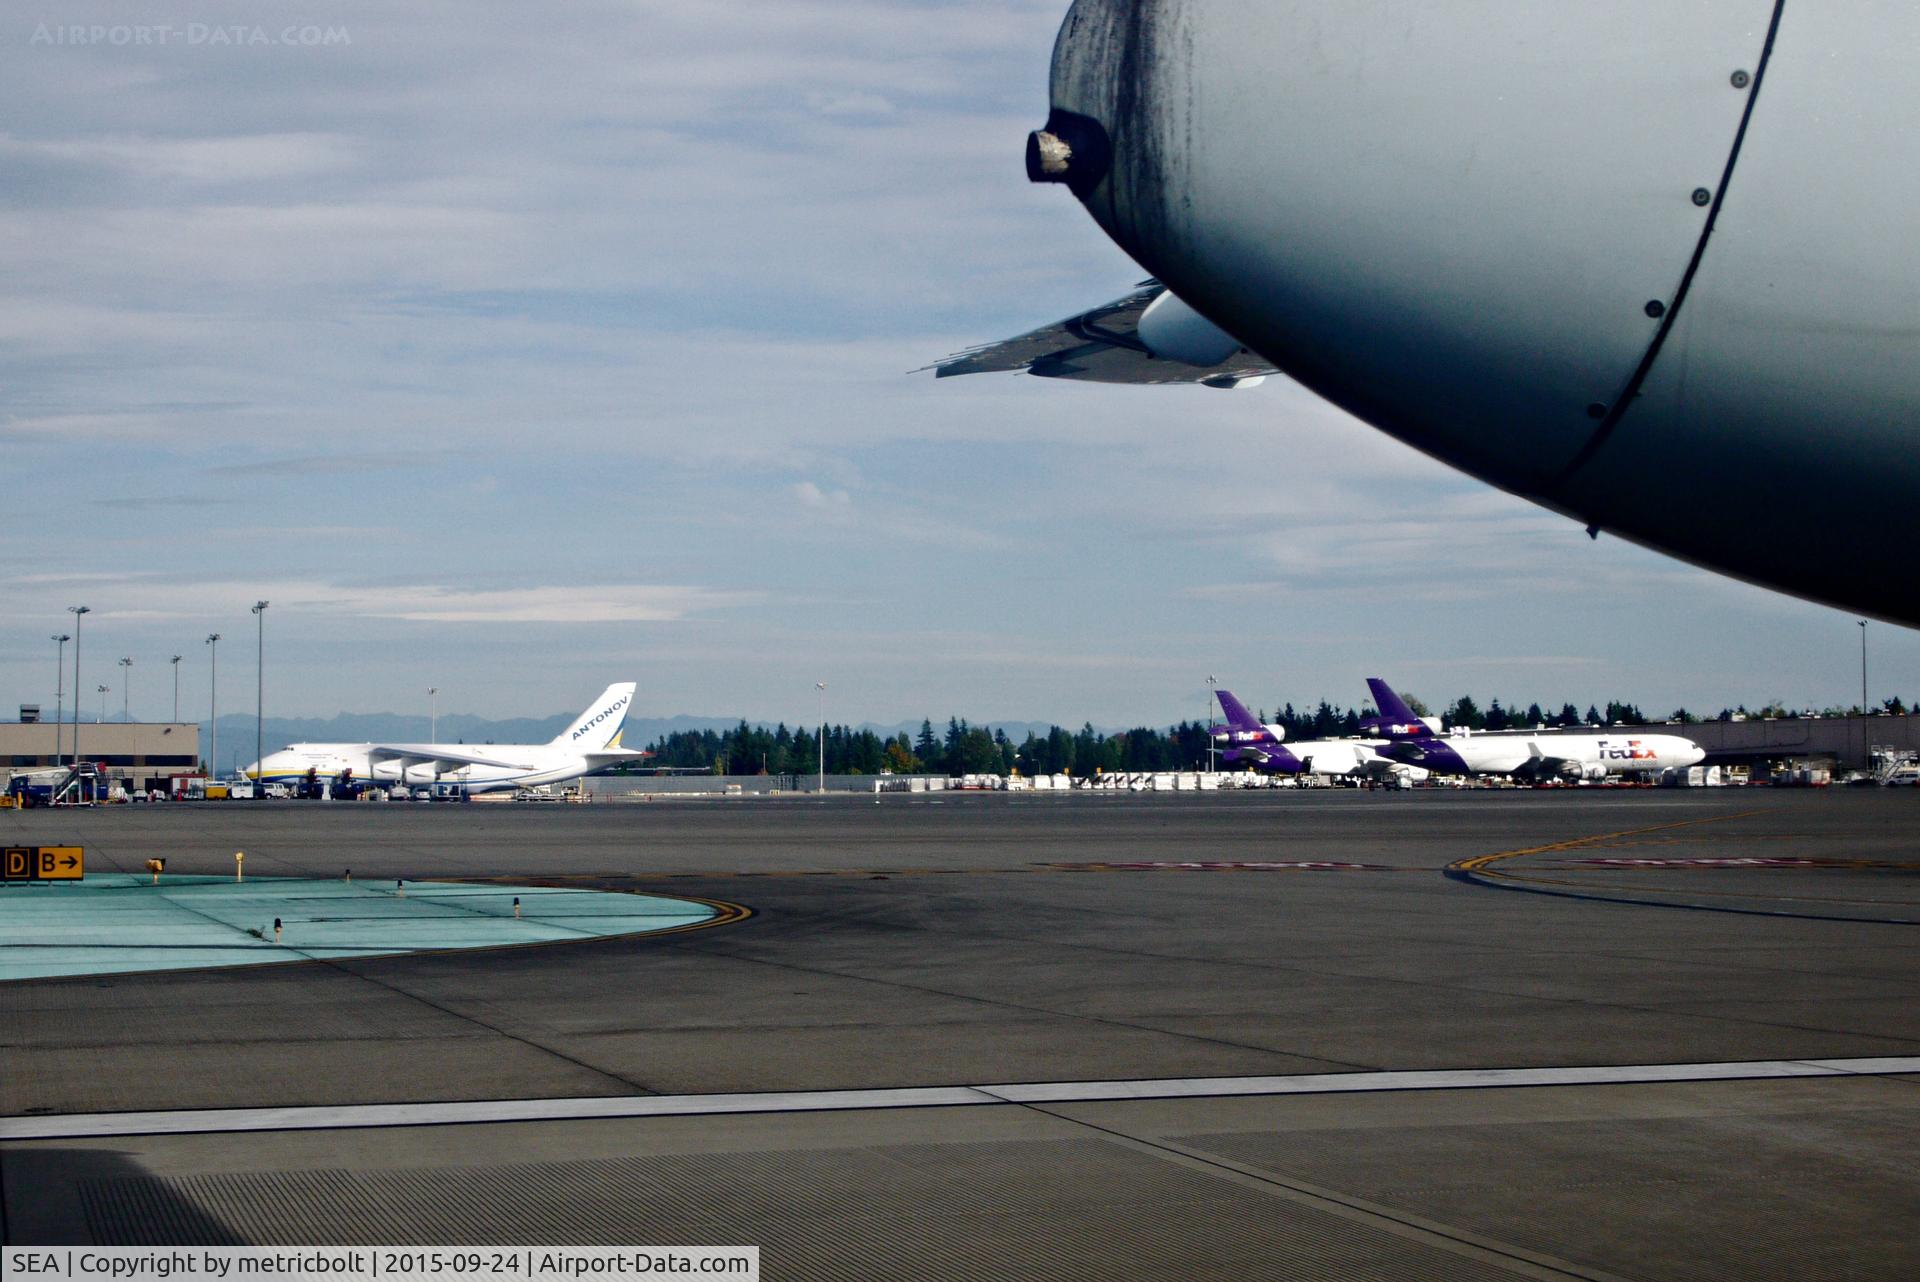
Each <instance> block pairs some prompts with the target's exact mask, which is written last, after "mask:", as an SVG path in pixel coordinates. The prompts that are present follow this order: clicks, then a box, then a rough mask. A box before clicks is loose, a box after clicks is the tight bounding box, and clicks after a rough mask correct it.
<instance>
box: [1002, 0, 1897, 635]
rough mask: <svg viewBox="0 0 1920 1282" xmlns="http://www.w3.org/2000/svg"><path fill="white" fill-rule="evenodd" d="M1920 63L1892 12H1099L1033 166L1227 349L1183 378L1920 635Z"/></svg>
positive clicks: (1867, 0)
mask: <svg viewBox="0 0 1920 1282" xmlns="http://www.w3.org/2000/svg"><path fill="white" fill-rule="evenodd" d="M1915 47H1920V7H1916V6H1910V5H1897V4H1892V3H1874V2H1873V0H1863V2H1862V3H1857V4H1851V5H1786V4H1784V3H1776V2H1775V0H1728V2H1727V3H1721V4H1713V5H1694V4H1673V3H1671V0H1607V2H1606V3H1598V2H1597V0H1586V2H1582V0H1565V2H1563V3H1556V4H1540V3H1538V2H1537V0H1478V2H1476V3H1473V4H1467V5H1407V4H1399V3H1388V2H1387V0H1324V2H1322V3H1315V4H1303V3H1285V2H1282V3H1276V2H1275V0H1075V2H1074V4H1073V6H1072V9H1071V11H1070V12H1069V13H1068V15H1067V18H1066V21H1065V24H1064V25H1063V26H1062V28H1061V31H1060V35H1059V39H1058V42H1057V44H1056V46H1055V50H1054V61H1053V75H1052V105H1053V112H1052V115H1051V116H1050V118H1049V120H1048V122H1047V126H1046V128H1045V129H1044V130H1043V131H1041V132H1040V133H1037V134H1036V135H1035V136H1034V139H1033V141H1032V142H1031V144H1030V147H1029V172H1030V173H1031V174H1032V176H1033V177H1035V178H1036V180H1039V181H1048V182H1063V183H1065V184H1066V185H1067V186H1068V187H1069V188H1070V189H1071V190H1072V191H1073V192H1074V194H1075V195H1076V196H1078V197H1079V198H1080V200H1081V201H1082V202H1083V203H1084V204H1085V205H1086V207H1087V209H1088V211H1089V212H1090V213H1091V214H1092V215H1093V216H1094V218H1095V219H1096V220H1098V222H1099V223H1100V225H1101V226H1102V227H1103V228H1104V229H1105V230H1106V231H1107V232H1108V233H1109V234H1110V235H1111V236H1112V237H1113V238H1114V240H1116V241H1117V242H1118V243H1119V244H1120V246H1121V247H1122V248H1124V249H1125V250H1126V251H1127V252H1128V253H1130V254H1131V255H1132V256H1133V257H1134V258H1135V259H1137V260H1138V261H1139V262H1140V264H1141V265H1142V266H1144V267H1145V268H1146V269H1147V270H1148V271H1149V272H1151V273H1152V274H1153V275H1154V276H1156V277H1157V278H1159V279H1160V280H1162V281H1164V282H1165V283H1166V285H1167V286H1168V287H1169V288H1170V289H1171V290H1172V291H1173V292H1174V294H1177V295H1178V299H1179V300H1180V302H1181V304H1182V307H1186V306H1189V305H1190V308H1191V310H1192V312H1194V313H1195V314H1196V320H1201V321H1204V322H1210V323H1211V324H1210V325H1203V324H1199V323H1194V321H1190V320H1189V319H1188V318H1187V317H1186V316H1185V315H1184V313H1183V312H1182V310H1181V308H1176V307H1174V306H1172V305H1171V304H1170V305H1169V306H1168V308H1167V309H1166V314H1165V315H1164V316H1163V317H1160V318H1157V321H1163V322H1165V323H1164V325H1162V324H1158V323H1156V325H1155V326H1153V327H1151V328H1154V329H1156V331H1158V332H1159V335H1160V336H1159V338H1158V341H1159V342H1162V343H1164V344H1166V346H1167V348H1168V349H1169V351H1170V352H1178V353H1182V354H1183V355H1185V356H1186V357H1187V358H1189V359H1193V360H1199V359H1202V358H1205V357H1207V356H1210V355H1213V354H1214V353H1215V351H1216V350H1217V348H1218V347H1219V345H1220V343H1221V342H1223V341H1231V340H1226V339H1225V338H1224V335H1227V334H1231V335H1233V336H1234V337H1235V338H1236V339H1238V340H1239V341H1241V342H1244V343H1245V344H1246V345H1247V346H1248V348H1250V349H1251V350H1252V351H1253V352H1254V353H1256V354H1257V355H1258V356H1260V357H1262V358H1264V359H1265V360H1267V361H1269V362H1271V363H1272V364H1274V365H1276V366H1278V367H1279V368H1281V369H1282V370H1284V371H1285V372H1287V373H1288V374H1290V375H1292V376H1293V377H1294V378H1296V379H1297V380H1299V381H1300V382H1301V383H1303V384H1305V385H1306V386H1308V387H1310V388H1312V389H1313V390H1315V391H1316V392H1318V393H1320V394H1321V395H1322V396H1325V397H1326V398H1327V399H1329V400H1331V401H1333V402H1335V403H1336V404H1338V405H1341V406H1343V407H1344V408H1346V409H1347V410H1349V411H1351V412H1352V413H1354V414H1356V415H1357V416H1359V417H1360V418H1362V419H1364V420H1366V421H1368V422H1370V423H1372V424H1374V425H1375V426H1377V427H1379V428H1381V429H1383V430H1385V431H1387V432H1389V433H1391V434H1393V435H1394V436H1396V437H1398V438H1399V439H1401V440H1403V441H1405V442H1407V443H1408V444H1410V445H1412V446H1414V447H1416V448H1418V449H1421V450H1424V451H1426V452H1427V453H1429V454H1432V455H1434V456H1435V457H1437V458H1440V459H1442V460H1445V461H1446V462H1448V463H1451V464H1453V465H1454V466H1456V467H1459V468H1462V469H1464V470H1465V471H1467V472H1470V473H1472V474H1473V475H1475V476H1478V477H1481V478H1483V479H1484V480H1487V481H1489V482H1491V483H1493V484H1495V485H1498V486H1500V487H1502V488H1504V489H1507V490H1510V491H1512V492H1513V493H1516V494H1520V495H1523V496H1525V497H1527V498H1529V499H1532V500H1534V501H1536V502H1538V503H1541V504H1544V505H1546V506H1547V507H1550V508H1553V509H1555V510H1557V511H1560V512H1563V513H1565V514H1567V515H1569V516H1572V517H1574V518H1575V519H1577V520H1579V521H1581V522H1583V523H1588V524H1590V525H1592V526H1595V527H1598V528H1601V529H1605V530H1608V531H1610V532H1615V533H1618V534H1620V535H1623V536H1625V537H1628V538H1631V539H1633V540H1636V541H1638V542H1642V543H1645V544H1647V545H1649V546H1653V547H1657V548H1661V549H1663V550H1665V551H1668V552H1671V553H1673V554H1675V555H1678V556H1681V557H1684V558H1687V559H1689V560H1692V561H1695V562H1697V563H1699V564H1702V565H1706V566H1710V567H1713V568H1716V569H1720V570H1723V571H1726V572H1729V573H1732V574H1736V575H1739V576H1741V577H1744V578H1747V579H1751V580H1753V581H1756V582H1760V583H1764V584H1768V585H1771V586H1775V587H1780V588H1784V589H1786V590H1788V591H1792V592H1795V593H1798V594H1800V595H1802V596H1806V597H1810V598H1813V599H1817V600H1824V601H1828V602H1832V603H1835V604H1839V605H1844V606H1846V607H1848V608H1852V609H1858V610H1863V611H1867V612H1870V613H1874V614H1878V615H1880V616H1881V617H1883V618H1888V619H1894V620H1899V621H1902V622H1906V623H1920V592H1917V591H1915V584H1914V578H1913V575H1912V574H1911V573H1910V572H1905V571H1901V572H1890V566H1889V564H1888V560H1887V558H1886V557H1883V556H1881V555H1878V554H1876V553H1875V551H1874V550H1875V549H1876V548H1879V547H1882V546H1884V543H1885V540H1886V538H1887V537H1888V535H1889V534H1890V533H1891V532H1892V530H1893V529H1894V528H1895V527H1894V526H1893V525H1892V524H1890V522H1895V521H1897V519H1898V515H1899V514H1904V513H1906V512H1909V511H1912V510H1913V508H1914V507H1915V504H1916V502H1920V359H1916V357H1920V326H1916V325H1915V317H1916V316H1920V166H1916V165H1913V164H1911V163H1910V160H1911V155H1912V141H1911V133H1910V131H1911V128H1912V125H1911V122H1912V120H1913V119H1914V118H1915V115H1916V110H1915V109H1916V107H1917V106H1920V103H1917V102H1916V97H1917V96H1920V88H1916V87H1915V83H1914V81H1913V77H1912V69H1911V65H1910V64H1911V62H1912V57H1911V51H1912V50H1913V49H1914V48H1915ZM1902 104H1905V105H1902ZM1149 328H1150V326H1149V325H1148V324H1147V323H1146V319H1145V318H1143V322H1142V325H1141V332H1142V334H1143V335H1146V334H1147V332H1148V330H1149ZM1215 334H1218V335H1220V337H1217V338H1216V337H1214V336H1213V335H1215ZM1150 341H1153V340H1150ZM1814 532H1817V535H1818V536H1817V537H1808V536H1809V535H1811V534H1813V533H1814ZM1769 534H1778V535H1779V536H1780V537H1767V536H1768V535H1769ZM1842 549H1844V550H1846V553H1847V554H1844V555H1836V551H1837V550H1842Z"/></svg>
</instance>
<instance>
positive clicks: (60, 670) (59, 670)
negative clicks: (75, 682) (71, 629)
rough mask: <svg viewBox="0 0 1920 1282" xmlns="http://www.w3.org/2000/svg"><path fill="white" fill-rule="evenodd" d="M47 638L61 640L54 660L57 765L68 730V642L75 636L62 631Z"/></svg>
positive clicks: (55, 753)
mask: <svg viewBox="0 0 1920 1282" xmlns="http://www.w3.org/2000/svg"><path fill="white" fill-rule="evenodd" d="M47 639H48V640H50V641H57V642H59V647H58V649H57V650H56V651H55V652H54V660H53V764H54V765H56V766H57V765H59V764H60V745H61V743H62V741H63V740H64V739H65V737H66V732H67V726H66V721H67V716H66V709H65V707H64V706H62V705H64V704H65V703H66V701H67V642H69V641H71V640H73V637H72V636H71V635H70V634H68V633H65V632H62V633H60V634H59V635H57V636H53V637H49V638H47ZM73 693H74V697H75V698H78V697H79V695H80V692H79V691H78V690H75V691H74V692H73Z"/></svg>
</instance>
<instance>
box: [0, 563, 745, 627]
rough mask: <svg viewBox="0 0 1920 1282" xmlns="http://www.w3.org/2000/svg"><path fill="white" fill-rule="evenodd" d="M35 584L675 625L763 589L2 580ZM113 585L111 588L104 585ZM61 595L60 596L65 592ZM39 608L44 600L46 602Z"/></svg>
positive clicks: (120, 610) (110, 614)
mask: <svg viewBox="0 0 1920 1282" xmlns="http://www.w3.org/2000/svg"><path fill="white" fill-rule="evenodd" d="M0 582H4V583H5V584H6V585H8V586H12V587H18V588H22V589H25V588H35V589H39V590H40V592H39V595H41V596H42V597H44V598H46V600H47V601H51V600H52V599H53V598H54V597H55V596H58V595H60V594H59V593H57V592H55V591H53V589H56V588H58V589H66V590H67V591H66V595H68V596H70V595H72V592H73V591H78V590H82V589H83V588H84V590H85V591H87V592H88V593H90V597H91V600H93V601H94V602H97V603H98V604H96V606H95V611H94V613H95V616H96V619H97V621H100V622H105V621H108V620H136V619H145V620H158V619H197V618H217V617H220V616H222V615H228V614H234V613H237V612H238V611H240V610H242V609H244V608H245V606H244V604H243V603H246V602H250V601H253V600H256V599H265V600H268V601H271V602H272V605H271V606H270V607H269V609H271V610H273V611H275V612H276V614H277V613H278V612H281V611H297V612H300V613H306V614H324V615H327V616H330V617H331V618H333V619H336V620H350V619H393V620H399V621H403V622H409V623H459V624H537V623H557V624H593V623H677V622H682V621H685V620H688V619H692V618H695V617H697V616H703V615H708V614H712V613H714V612H716V611H721V610H724V609H727V608H729V607H734V606H739V605H743V604H749V603H751V602H753V601H755V600H758V599H759V594H757V593H751V592H742V591H730V590H723V589H717V588H706V587H695V586H688V585H680V584H651V583H608V584H583V585H568V586H559V585H551V584H548V585H534V586H530V587H519V588H488V589H482V588H466V587H453V586H449V585H447V584H444V583H398V584H377V585H352V584H339V583H328V582H322V581H314V580H282V581H277V582H275V581H262V582H236V581H213V582H209V581H199V582H178V581H167V580H163V579H161V578H160V577H159V576H158V575H148V574H143V575H110V574H75V575H58V574H46V575H21V576H17V577H15V578H12V579H8V580H4V581H0ZM109 587H111V588H112V590H111V591H108V590H107V589H108V588H109ZM63 599H64V598H63ZM43 608H44V607H43Z"/></svg>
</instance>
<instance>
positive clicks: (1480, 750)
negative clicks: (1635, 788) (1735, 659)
mask: <svg viewBox="0 0 1920 1282" xmlns="http://www.w3.org/2000/svg"><path fill="white" fill-rule="evenodd" d="M1367 688H1368V689H1370V690H1372V691H1373V699H1374V706H1375V707H1377V708H1379V709H1380V716H1379V717H1378V718H1377V719H1376V720H1374V721H1371V722H1368V723H1366V724H1367V726H1368V728H1369V729H1372V730H1373V731H1375V732H1376V733H1380V734H1384V735H1386V736H1387V741H1386V742H1385V743H1383V744H1381V745H1380V747H1379V752H1380V754H1381V755H1382V756H1384V757H1387V758H1390V759H1391V760H1394V761H1401V762H1405V763H1406V764H1407V765H1410V766H1420V767H1422V768H1423V769H1426V770H1432V771H1435V772H1437V773H1439V774H1443V775H1512V776H1513V777H1514V778H1516V779H1524V780H1528V781H1531V782H1536V783H1545V782H1548V781H1551V780H1559V779H1565V780H1589V781H1594V780H1600V779H1605V778H1607V777H1608V776H1609V775H1628V774H1644V773H1654V774H1658V773H1659V772H1660V771H1662V770H1670V769H1679V770H1684V769H1685V768H1686V767H1688V766H1693V765H1698V764H1699V763H1700V761H1701V759H1702V758H1703V757H1705V756H1706V755H1707V754H1706V751H1705V749H1703V748H1701V746H1700V745H1699V744H1697V743H1695V742H1694V741H1693V740H1691V739H1683V738H1681V737H1680V736H1679V735H1675V734H1639V735H1632V736H1628V735H1620V734H1524V733H1523V734H1509V733H1507V732H1505V731H1495V732H1493V733H1489V734H1440V733H1439V732H1438V730H1437V728H1436V727H1435V724H1434V722H1433V719H1432V718H1430V717H1421V716H1416V715H1415V714H1414V711H1413V709H1411V708H1409V707H1408V706H1407V704H1406V701H1405V700H1403V699H1401V697H1400V696H1399V695H1397V694H1395V693H1394V691H1393V687H1391V686H1389V685H1388V684H1387V683H1386V682H1384V681H1382V680H1381V679H1380V678H1379V677H1368V678H1367Z"/></svg>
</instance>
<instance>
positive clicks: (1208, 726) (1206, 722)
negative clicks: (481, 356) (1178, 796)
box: [1200, 672, 1217, 774]
mask: <svg viewBox="0 0 1920 1282" xmlns="http://www.w3.org/2000/svg"><path fill="white" fill-rule="evenodd" d="M1215 684H1217V683H1216V682H1215V681H1214V679H1213V673H1211V672H1209V673H1207V714H1206V715H1205V716H1204V717H1201V718H1200V725H1201V727H1202V728H1203V729H1205V730H1206V732H1207V773H1208V774H1212V773H1213V770H1214V765H1213V729H1212V723H1213V687H1214V686H1215Z"/></svg>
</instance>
